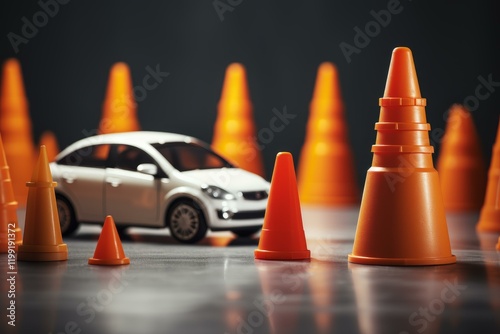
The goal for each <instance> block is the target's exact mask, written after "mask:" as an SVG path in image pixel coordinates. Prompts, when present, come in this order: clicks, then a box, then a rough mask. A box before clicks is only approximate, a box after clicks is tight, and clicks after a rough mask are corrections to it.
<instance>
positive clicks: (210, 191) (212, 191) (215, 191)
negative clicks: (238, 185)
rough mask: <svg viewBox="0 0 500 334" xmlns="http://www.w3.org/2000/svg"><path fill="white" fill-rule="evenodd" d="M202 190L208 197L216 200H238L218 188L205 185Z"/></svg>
mask: <svg viewBox="0 0 500 334" xmlns="http://www.w3.org/2000/svg"><path fill="white" fill-rule="evenodd" d="M201 190H203V192H204V193H205V194H207V195H208V196H210V197H212V198H215V199H225V200H228V201H230V200H233V199H235V198H236V197H235V196H234V195H233V194H231V193H230V192H228V191H226V190H224V189H222V188H219V187H216V186H208V185H203V186H201Z"/></svg>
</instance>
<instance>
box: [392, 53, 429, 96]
mask: <svg viewBox="0 0 500 334" xmlns="http://www.w3.org/2000/svg"><path fill="white" fill-rule="evenodd" d="M384 97H413V98H421V95H420V87H419V84H418V77H417V71H416V70H415V64H414V62H413V54H412V52H411V50H410V49H409V48H407V47H397V48H395V49H394V50H393V51H392V58H391V63H390V65H389V73H388V75H387V82H386V86H385V91H384Z"/></svg>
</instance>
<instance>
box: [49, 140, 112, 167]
mask: <svg viewBox="0 0 500 334" xmlns="http://www.w3.org/2000/svg"><path fill="white" fill-rule="evenodd" d="M109 149H110V145H108V144H105V145H90V146H86V147H82V148H80V149H78V150H76V151H73V152H71V153H70V154H68V155H65V156H64V157H62V158H61V159H59V160H58V161H57V163H58V164H60V165H66V166H79V167H94V168H105V167H106V161H107V160H108V154H109Z"/></svg>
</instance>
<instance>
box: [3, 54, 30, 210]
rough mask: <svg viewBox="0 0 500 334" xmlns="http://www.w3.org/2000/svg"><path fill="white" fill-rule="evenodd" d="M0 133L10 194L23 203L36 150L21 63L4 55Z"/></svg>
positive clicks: (23, 204)
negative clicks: (7, 169) (9, 178)
mask: <svg viewBox="0 0 500 334" xmlns="http://www.w3.org/2000/svg"><path fill="white" fill-rule="evenodd" d="M0 133H2V136H3V140H4V148H5V156H6V157H7V161H8V162H9V166H10V172H11V177H12V186H13V188H14V195H15V196H16V200H17V201H18V203H19V205H20V206H22V207H24V206H25V205H26V198H27V196H28V189H27V188H26V180H29V178H30V175H31V168H32V166H33V164H34V162H35V156H36V153H35V146H34V145H33V134H32V131H31V120H30V117H29V112H28V100H27V99H26V93H25V92H24V84H23V77H22V73H21V65H20V64H19V61H17V60H16V59H8V60H7V61H6V62H5V63H4V65H3V74H2V89H1V93H0Z"/></svg>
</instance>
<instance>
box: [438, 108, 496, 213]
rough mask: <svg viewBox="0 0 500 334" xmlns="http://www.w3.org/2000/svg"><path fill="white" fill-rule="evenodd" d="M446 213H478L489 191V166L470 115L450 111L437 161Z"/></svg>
mask: <svg viewBox="0 0 500 334" xmlns="http://www.w3.org/2000/svg"><path fill="white" fill-rule="evenodd" d="M437 170H438V173H439V179H440V181H441V190H442V191H443V201H444V208H445V209H446V210H447V211H454V212H460V211H479V210H480V209H481V206H482V205H483V199H484V192H485V190H486V167H485V163H484V159H483V154H482V152H481V145H480V143H479V136H478V134H477V132H476V128H475V127H474V122H473V120H472V116H471V114H470V112H469V111H468V110H467V109H465V108H464V107H463V106H462V105H459V104H455V105H453V106H452V107H451V108H450V113H449V116H448V121H447V123H446V130H445V135H444V137H443V141H442V143H441V151H440V154H439V159H438V162H437Z"/></svg>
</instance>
